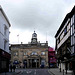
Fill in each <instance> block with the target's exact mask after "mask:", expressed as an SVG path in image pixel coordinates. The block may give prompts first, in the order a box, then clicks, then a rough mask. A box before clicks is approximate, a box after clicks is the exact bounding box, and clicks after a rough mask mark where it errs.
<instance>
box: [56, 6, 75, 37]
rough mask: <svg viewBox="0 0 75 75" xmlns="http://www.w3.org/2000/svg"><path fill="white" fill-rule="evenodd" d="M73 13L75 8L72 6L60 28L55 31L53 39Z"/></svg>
mask: <svg viewBox="0 0 75 75" xmlns="http://www.w3.org/2000/svg"><path fill="white" fill-rule="evenodd" d="M74 13H75V6H74V7H73V9H72V10H71V12H70V13H68V14H67V15H66V17H65V18H64V20H63V22H62V24H61V26H60V27H59V29H58V31H57V33H56V35H55V37H57V36H58V34H59V32H60V31H61V29H62V28H63V27H64V24H65V23H66V21H67V20H68V18H71V17H72V15H73V14H74Z"/></svg>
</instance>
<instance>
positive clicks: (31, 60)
mask: <svg viewBox="0 0 75 75" xmlns="http://www.w3.org/2000/svg"><path fill="white" fill-rule="evenodd" d="M31 68H32V59H31Z"/></svg>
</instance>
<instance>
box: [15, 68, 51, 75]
mask: <svg viewBox="0 0 75 75" xmlns="http://www.w3.org/2000/svg"><path fill="white" fill-rule="evenodd" d="M48 70H49V69H17V71H16V72H17V73H16V74H18V75H50V74H49V72H48Z"/></svg>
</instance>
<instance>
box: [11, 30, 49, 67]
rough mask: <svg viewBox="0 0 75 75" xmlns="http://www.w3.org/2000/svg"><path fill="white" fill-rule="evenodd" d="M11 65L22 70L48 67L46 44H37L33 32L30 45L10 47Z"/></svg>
mask: <svg viewBox="0 0 75 75" xmlns="http://www.w3.org/2000/svg"><path fill="white" fill-rule="evenodd" d="M11 63H12V64H16V66H17V67H24V68H40V67H48V42H46V43H40V42H37V34H36V33H35V31H34V33H33V34H32V39H31V43H29V44H22V43H21V44H12V45H11Z"/></svg>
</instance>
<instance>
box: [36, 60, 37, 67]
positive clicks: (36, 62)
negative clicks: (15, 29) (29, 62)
mask: <svg viewBox="0 0 75 75" xmlns="http://www.w3.org/2000/svg"><path fill="white" fill-rule="evenodd" d="M36 68H37V59H36Z"/></svg>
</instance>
